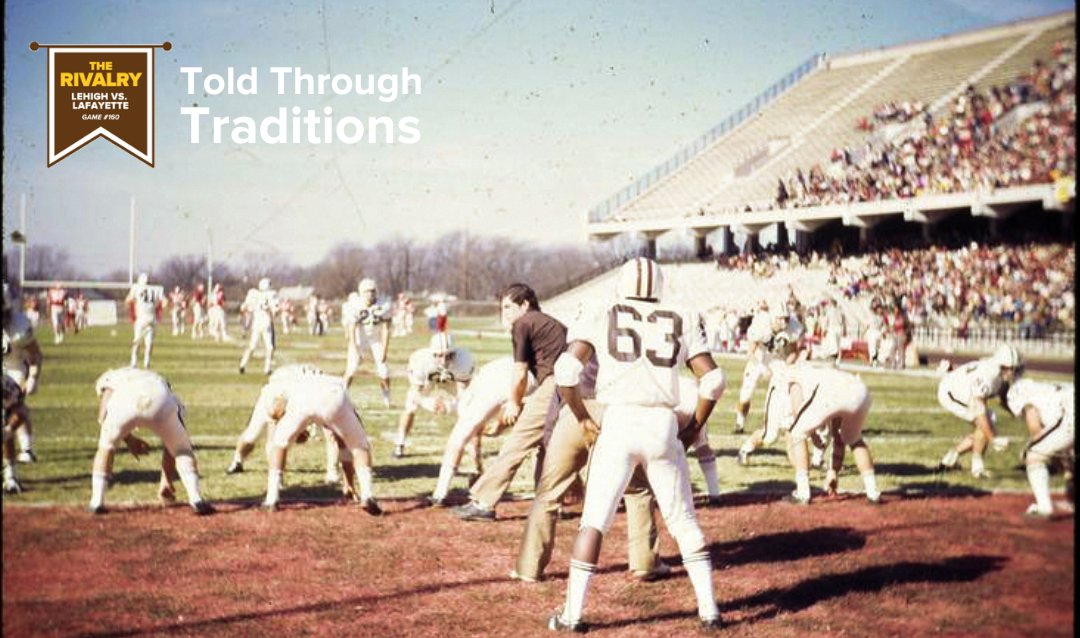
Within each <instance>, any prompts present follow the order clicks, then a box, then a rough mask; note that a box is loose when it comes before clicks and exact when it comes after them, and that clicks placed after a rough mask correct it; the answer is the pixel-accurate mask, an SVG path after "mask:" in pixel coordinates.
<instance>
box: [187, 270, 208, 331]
mask: <svg viewBox="0 0 1080 638" xmlns="http://www.w3.org/2000/svg"><path fill="white" fill-rule="evenodd" d="M204 336H206V289H205V288H203V285H202V284H195V289H194V290H192V291H191V338H192V339H202V338H203V337H204Z"/></svg>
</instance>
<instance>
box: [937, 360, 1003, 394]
mask: <svg viewBox="0 0 1080 638" xmlns="http://www.w3.org/2000/svg"><path fill="white" fill-rule="evenodd" d="M1001 383H1002V382H1001V369H1000V368H999V367H998V366H997V365H996V364H994V363H993V362H992V361H991V360H990V359H979V360H978V361H971V362H969V363H965V364H964V365H962V366H960V367H959V368H957V369H955V370H953V371H952V372H949V373H948V374H946V375H945V377H944V378H943V379H942V380H941V385H940V386H939V388H940V390H939V391H940V392H943V393H945V395H946V396H947V398H949V399H950V400H952V401H955V402H956V403H957V404H959V405H964V406H970V405H971V403H972V402H973V401H974V400H975V399H983V400H984V401H985V400H987V399H989V398H990V397H993V396H994V395H995V394H997V393H998V392H1000V391H1001Z"/></svg>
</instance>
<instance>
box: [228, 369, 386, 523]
mask: <svg viewBox="0 0 1080 638" xmlns="http://www.w3.org/2000/svg"><path fill="white" fill-rule="evenodd" d="M310 425H317V426H322V427H323V428H324V429H328V430H330V432H331V433H332V435H333V439H334V441H335V442H336V444H337V445H338V447H339V448H340V449H341V450H343V451H348V452H349V454H347V455H344V456H343V458H342V461H341V464H342V467H343V468H344V483H343V488H342V489H343V493H344V495H345V496H346V497H349V498H352V499H354V500H357V501H359V502H360V506H361V507H362V508H363V509H364V511H366V512H367V513H369V514H372V515H375V516H377V515H379V514H381V513H382V509H381V508H380V507H379V504H378V502H376V501H375V497H374V495H373V494H372V477H371V447H370V445H369V443H368V438H367V433H366V432H365V431H364V423H363V421H362V420H361V418H360V414H359V413H358V412H357V411H356V408H355V407H353V404H352V401H351V400H349V394H348V392H346V390H345V384H344V382H343V381H342V380H341V379H340V378H339V377H336V376H329V375H325V374H321V373H319V372H317V371H314V372H311V371H309V372H301V373H299V374H293V375H287V376H282V375H279V376H278V377H273V376H271V378H270V381H269V383H267V384H266V385H265V386H263V389H262V392H261V393H260V394H259V400H258V402H257V403H256V404H255V410H254V412H253V413H252V415H251V422H250V423H249V424H248V429H247V432H250V431H253V430H254V431H258V430H261V429H263V428H266V427H270V433H269V434H268V436H267V457H268V458H267V460H268V462H269V472H268V476H267V489H266V500H265V501H264V502H263V507H265V508H266V509H267V510H269V511H275V510H277V509H278V506H279V502H280V496H281V479H282V475H283V473H284V471H285V457H286V452H287V450H288V448H289V446H290V445H292V444H293V443H297V442H302V441H304V440H306V439H307V436H308V434H307V432H308V430H307V428H308V426H310ZM357 487H359V494H357V491H356V490H357Z"/></svg>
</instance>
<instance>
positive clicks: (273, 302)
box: [244, 288, 278, 329]
mask: <svg viewBox="0 0 1080 638" xmlns="http://www.w3.org/2000/svg"><path fill="white" fill-rule="evenodd" d="M244 306H245V308H247V310H248V311H250V312H251V313H252V314H251V318H252V327H253V328H254V329H265V328H267V327H269V326H271V325H272V324H273V322H274V319H273V318H274V313H276V312H277V310H278V299H277V291H274V290H256V289H255V288H252V289H250V290H248V293H247V297H246V298H245V299H244Z"/></svg>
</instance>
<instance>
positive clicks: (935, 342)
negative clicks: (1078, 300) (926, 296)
mask: <svg viewBox="0 0 1080 638" xmlns="http://www.w3.org/2000/svg"><path fill="white" fill-rule="evenodd" d="M914 339H915V344H916V345H917V346H918V347H919V348H930V349H933V350H945V351H949V350H968V351H985V352H989V351H991V350H993V349H994V347H995V346H997V345H998V344H1000V343H1003V342H1009V343H1011V344H1013V345H1015V346H1016V347H1017V349H1018V350H1020V351H1021V352H1023V353H1025V354H1055V355H1065V354H1071V353H1072V352H1073V351H1074V348H1075V343H1076V333H1075V332H1074V331H1072V330H1055V331H1052V332H1048V333H1046V334H1038V332H1037V331H1035V330H1032V329H1031V327H1029V326H1012V325H990V326H972V327H970V328H969V329H968V331H967V334H966V335H965V336H960V335H958V331H957V329H956V328H953V327H939V326H918V327H916V328H915V331H914Z"/></svg>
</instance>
